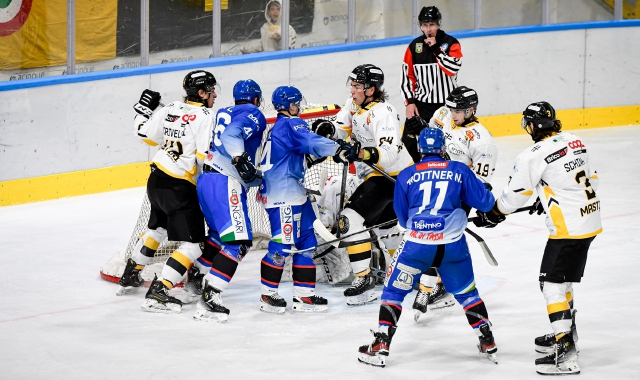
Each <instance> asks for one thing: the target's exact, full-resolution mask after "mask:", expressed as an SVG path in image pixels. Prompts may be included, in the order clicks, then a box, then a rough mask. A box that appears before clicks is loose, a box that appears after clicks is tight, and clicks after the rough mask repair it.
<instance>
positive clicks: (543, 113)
mask: <svg viewBox="0 0 640 380" xmlns="http://www.w3.org/2000/svg"><path fill="white" fill-rule="evenodd" d="M555 121H556V110H555V109H553V107H552V106H551V104H549V103H547V102H536V103H531V104H529V105H528V106H527V108H526V109H525V110H524V111H522V123H521V125H522V129H525V128H526V127H527V125H529V123H533V126H534V128H535V129H550V128H553V126H554V125H555Z"/></svg>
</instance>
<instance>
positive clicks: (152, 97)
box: [133, 90, 162, 119]
mask: <svg viewBox="0 0 640 380" xmlns="http://www.w3.org/2000/svg"><path fill="white" fill-rule="evenodd" d="M161 98H162V97H161V96H160V93H159V92H155V91H151V90H144V91H142V95H140V101H138V103H136V104H135V105H134V106H133V109H134V110H135V111H136V112H137V113H139V114H140V115H142V116H146V118H147V119H148V118H149V117H150V116H151V114H152V113H153V110H155V109H156V108H158V106H159V105H160V99H161Z"/></svg>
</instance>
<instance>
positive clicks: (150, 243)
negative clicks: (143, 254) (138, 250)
mask: <svg viewBox="0 0 640 380" xmlns="http://www.w3.org/2000/svg"><path fill="white" fill-rule="evenodd" d="M144 246H145V247H147V248H149V249H152V250H154V251H157V250H158V247H159V246H160V242H158V241H155V239H153V238H152V237H151V236H147V238H146V239H145V241H144Z"/></svg>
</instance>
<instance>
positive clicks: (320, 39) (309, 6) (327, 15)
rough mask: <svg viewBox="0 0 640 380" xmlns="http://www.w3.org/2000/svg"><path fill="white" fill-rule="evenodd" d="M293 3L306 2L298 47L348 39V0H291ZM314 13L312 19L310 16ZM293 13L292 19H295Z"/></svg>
mask: <svg viewBox="0 0 640 380" xmlns="http://www.w3.org/2000/svg"><path fill="white" fill-rule="evenodd" d="M291 3H292V4H298V7H300V5H299V4H305V5H304V7H303V9H306V10H305V12H304V13H305V14H304V18H303V19H300V20H299V21H300V23H299V25H300V26H303V25H304V26H305V28H304V29H303V30H300V31H298V30H297V29H296V31H297V32H298V41H297V44H296V47H297V48H307V47H315V46H324V45H331V44H342V43H345V42H346V41H347V34H348V28H347V23H348V19H349V16H348V11H349V4H348V1H347V0H315V1H313V0H291ZM310 15H313V17H312V18H311V19H309V18H308V17H309V16H310ZM293 17H294V16H293V13H292V20H293Z"/></svg>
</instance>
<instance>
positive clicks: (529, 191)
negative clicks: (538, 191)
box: [520, 190, 533, 197]
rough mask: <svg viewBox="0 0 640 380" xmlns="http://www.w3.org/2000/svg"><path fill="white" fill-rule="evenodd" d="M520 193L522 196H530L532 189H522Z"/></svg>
mask: <svg viewBox="0 0 640 380" xmlns="http://www.w3.org/2000/svg"><path fill="white" fill-rule="evenodd" d="M520 195H524V196H527V197H530V196H532V195H533V190H527V191H523V192H522V194H520Z"/></svg>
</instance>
